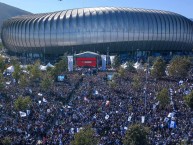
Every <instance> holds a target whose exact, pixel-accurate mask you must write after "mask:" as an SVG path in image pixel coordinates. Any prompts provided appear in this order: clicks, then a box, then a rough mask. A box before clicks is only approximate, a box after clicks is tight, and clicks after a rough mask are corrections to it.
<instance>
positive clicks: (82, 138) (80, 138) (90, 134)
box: [71, 126, 99, 145]
mask: <svg viewBox="0 0 193 145" xmlns="http://www.w3.org/2000/svg"><path fill="white" fill-rule="evenodd" d="M98 142H99V140H98V139H97V138H96V137H95V135H94V130H93V129H92V128H91V126H86V127H85V128H84V129H82V130H80V132H78V133H76V134H75V137H74V140H73V141H72V142H71V144H72V145H97V144H98Z"/></svg>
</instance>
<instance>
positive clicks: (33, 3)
mask: <svg viewBox="0 0 193 145" xmlns="http://www.w3.org/2000/svg"><path fill="white" fill-rule="evenodd" d="M0 2H2V3H6V4H8V5H11V6H15V7H17V8H20V9H23V10H26V11H29V12H32V13H46V12H53V11H59V10H66V9H73V8H82V7H97V6H114V7H130V8H146V9H158V10H167V11H172V12H176V13H178V14H181V15H184V16H186V17H188V18H193V0H62V1H59V0H0Z"/></svg>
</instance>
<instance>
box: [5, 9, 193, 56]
mask: <svg viewBox="0 0 193 145" xmlns="http://www.w3.org/2000/svg"><path fill="white" fill-rule="evenodd" d="M2 40H3V43H4V44H5V46H6V48H8V49H9V50H11V51H16V52H23V51H36V52H38V51H42V52H43V51H44V52H45V51H46V52H47V53H64V52H65V51H71V49H72V48H74V50H75V51H76V50H77V52H78V51H82V50H84V51H85V50H87V51H89V50H92V49H95V50H96V51H97V50H98V51H101V52H102V51H103V52H104V51H106V49H107V47H108V48H109V51H110V52H114V51H131V50H137V49H141V50H185V51H186V50H192V48H193V22H192V21H191V20H190V19H187V18H186V17H184V16H182V15H179V14H176V13H173V12H169V11H161V10H146V9H136V8H120V7H118V8H117V7H97V8H80V9H70V10H64V11H58V12H52V13H45V14H33V15H24V16H18V17H13V18H12V19H9V20H7V21H6V22H5V23H4V25H3V29H2ZM92 51H93V50H92Z"/></svg>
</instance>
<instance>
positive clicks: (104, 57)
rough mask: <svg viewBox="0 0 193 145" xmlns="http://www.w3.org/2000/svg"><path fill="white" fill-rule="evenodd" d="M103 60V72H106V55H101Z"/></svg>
mask: <svg viewBox="0 0 193 145" xmlns="http://www.w3.org/2000/svg"><path fill="white" fill-rule="evenodd" d="M101 59H102V70H106V55H101Z"/></svg>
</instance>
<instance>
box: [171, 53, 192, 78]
mask: <svg viewBox="0 0 193 145" xmlns="http://www.w3.org/2000/svg"><path fill="white" fill-rule="evenodd" d="M190 66H191V61H190V59H189V58H186V57H180V56H176V57H174V58H173V59H172V60H171V61H170V65H169V68H168V72H169V75H170V76H173V77H176V78H184V77H186V76H187V75H188V71H189V70H190Z"/></svg>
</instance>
